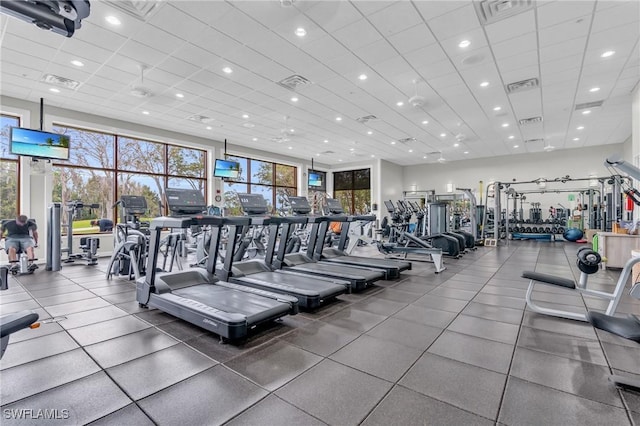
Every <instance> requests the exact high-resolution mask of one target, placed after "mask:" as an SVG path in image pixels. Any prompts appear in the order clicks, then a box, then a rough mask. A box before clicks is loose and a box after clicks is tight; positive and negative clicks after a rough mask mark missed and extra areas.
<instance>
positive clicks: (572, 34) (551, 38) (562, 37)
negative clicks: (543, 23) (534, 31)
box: [538, 19, 589, 48]
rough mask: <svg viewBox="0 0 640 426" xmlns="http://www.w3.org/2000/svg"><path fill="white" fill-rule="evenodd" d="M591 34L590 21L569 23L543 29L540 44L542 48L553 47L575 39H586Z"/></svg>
mask: <svg viewBox="0 0 640 426" xmlns="http://www.w3.org/2000/svg"><path fill="white" fill-rule="evenodd" d="M587 34H589V20H587V19H585V20H583V21H580V22H573V21H571V22H569V23H564V24H558V25H554V26H552V27H547V28H542V29H541V30H540V31H539V32H538V43H539V44H540V47H541V48H543V47H546V46H551V45H553V44H557V43H563V42H565V41H567V40H571V39H574V38H580V37H586V36H587Z"/></svg>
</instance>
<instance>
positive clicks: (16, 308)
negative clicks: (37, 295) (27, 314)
mask: <svg viewBox="0 0 640 426" xmlns="http://www.w3.org/2000/svg"><path fill="white" fill-rule="evenodd" d="M38 308H40V305H39V304H38V302H36V301H35V300H33V299H28V300H21V301H19V302H12V303H5V304H3V305H2V314H3V315H4V314H11V313H14V312H20V311H25V310H34V309H38Z"/></svg>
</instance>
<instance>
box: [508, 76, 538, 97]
mask: <svg viewBox="0 0 640 426" xmlns="http://www.w3.org/2000/svg"><path fill="white" fill-rule="evenodd" d="M539 85H540V82H539V81H538V79H537V78H530V79H528V80H522V81H516V82H514V83H509V84H507V85H506V86H505V88H506V89H507V93H508V94H512V93H517V92H524V91H525V90H531V89H535V88H537V87H538V86H539Z"/></svg>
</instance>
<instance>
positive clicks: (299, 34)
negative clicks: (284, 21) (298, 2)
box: [295, 27, 307, 37]
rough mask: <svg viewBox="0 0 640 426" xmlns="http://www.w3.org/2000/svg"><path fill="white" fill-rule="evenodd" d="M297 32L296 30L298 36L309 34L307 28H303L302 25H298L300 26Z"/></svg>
mask: <svg viewBox="0 0 640 426" xmlns="http://www.w3.org/2000/svg"><path fill="white" fill-rule="evenodd" d="M295 32H296V35H297V36H298V37H304V36H306V35H307V30H305V29H304V28H302V27H298V28H296V31H295Z"/></svg>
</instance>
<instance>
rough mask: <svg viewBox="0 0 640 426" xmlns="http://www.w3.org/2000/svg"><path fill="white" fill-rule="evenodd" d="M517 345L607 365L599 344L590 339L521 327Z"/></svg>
mask: <svg viewBox="0 0 640 426" xmlns="http://www.w3.org/2000/svg"><path fill="white" fill-rule="evenodd" d="M518 346H521V347H523V348H527V349H533V350H536V351H541V352H547V353H550V354H553V355H558V356H563V357H565V358H571V359H575V360H577V361H584V362H591V363H594V364H599V365H604V366H606V365H607V362H606V360H605V358H604V354H603V353H602V349H601V348H600V344H599V343H598V342H596V341H594V340H591V339H584V338H581V337H574V336H568V335H566V334H558V333H552V332H549V331H545V330H538V329H535V328H529V327H522V330H521V331H520V337H519V339H518Z"/></svg>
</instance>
